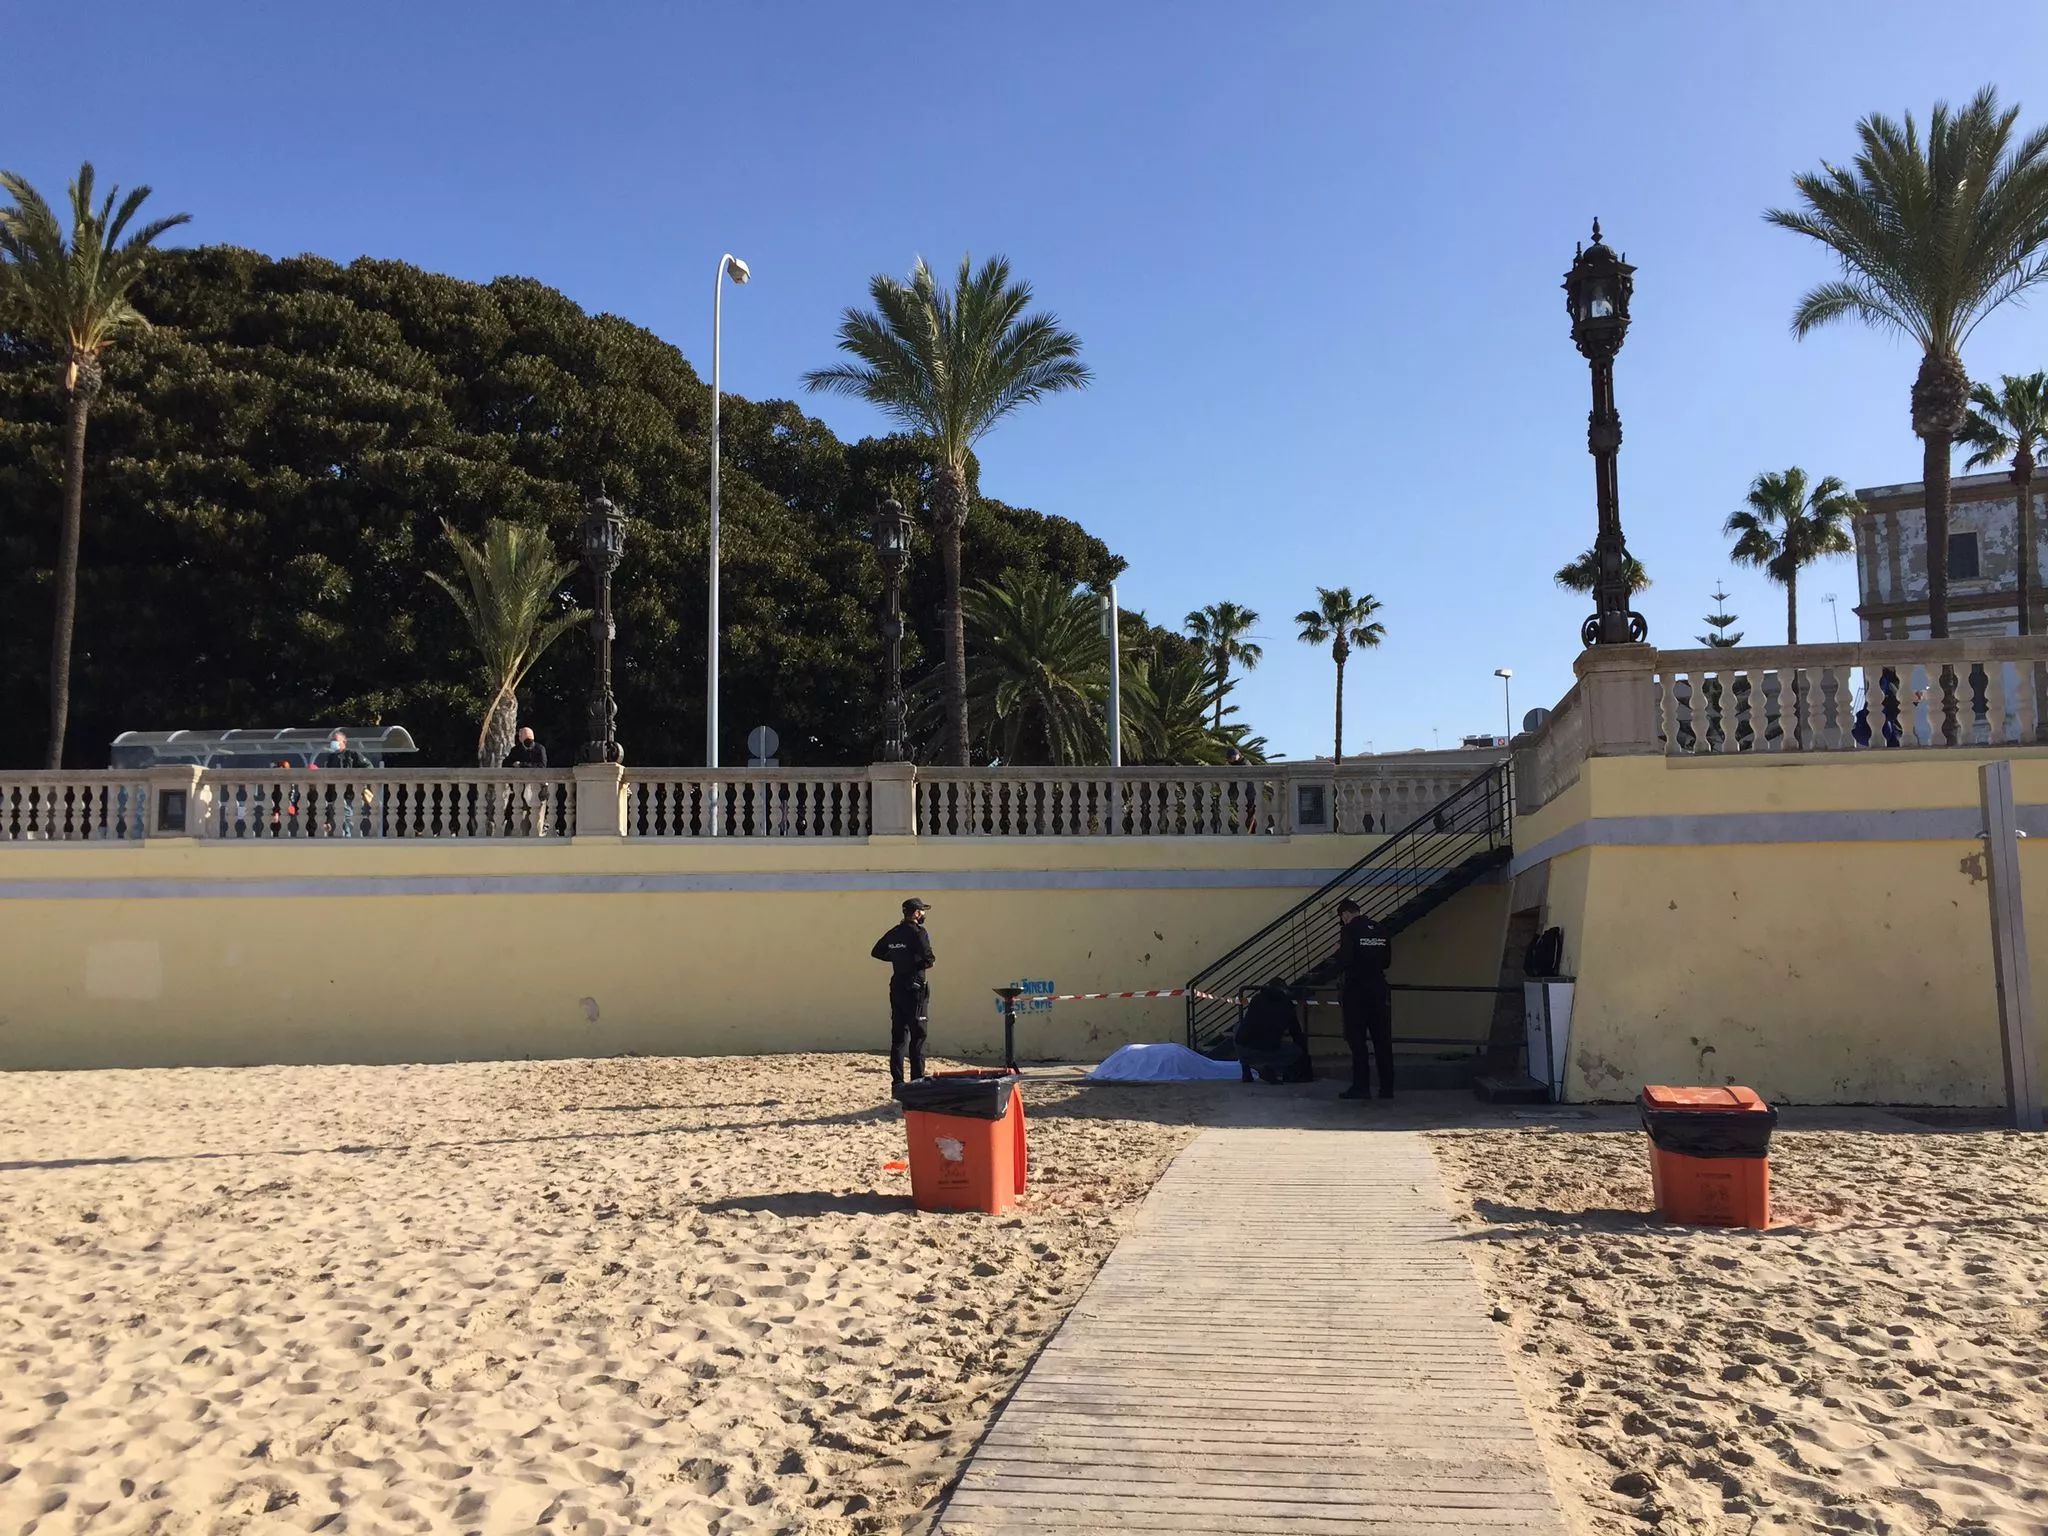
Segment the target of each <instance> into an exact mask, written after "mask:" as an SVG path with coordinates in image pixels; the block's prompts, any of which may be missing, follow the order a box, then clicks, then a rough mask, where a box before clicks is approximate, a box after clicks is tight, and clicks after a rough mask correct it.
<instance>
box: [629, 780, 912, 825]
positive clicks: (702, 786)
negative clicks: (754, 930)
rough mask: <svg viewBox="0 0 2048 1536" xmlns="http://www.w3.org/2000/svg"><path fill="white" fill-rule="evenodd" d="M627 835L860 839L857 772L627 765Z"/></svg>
mask: <svg viewBox="0 0 2048 1536" xmlns="http://www.w3.org/2000/svg"><path fill="white" fill-rule="evenodd" d="M625 792H626V809H625V835H626V836H627V837H866V836H867V835H868V833H869V831H870V830H871V823H870V820H869V815H868V809H869V805H870V802H871V800H872V798H873V797H872V795H871V793H870V791H869V789H868V774H867V770H866V769H865V768H808V769H798V768H721V769H687V768H628V769H627V770H626V775H625Z"/></svg>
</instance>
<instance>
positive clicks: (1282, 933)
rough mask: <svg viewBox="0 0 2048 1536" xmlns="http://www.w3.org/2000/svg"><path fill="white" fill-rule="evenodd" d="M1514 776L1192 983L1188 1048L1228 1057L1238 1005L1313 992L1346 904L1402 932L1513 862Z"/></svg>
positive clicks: (1466, 793)
mask: <svg viewBox="0 0 2048 1536" xmlns="http://www.w3.org/2000/svg"><path fill="white" fill-rule="evenodd" d="M1513 805H1514V782H1513V769H1512V767H1511V766H1510V764H1508V763H1506V762H1501V763H1496V764H1495V765H1494V766H1492V767H1490V768H1488V769H1487V770H1486V771H1485V772H1484V773H1482V774H1480V775H1479V776H1478V777H1477V778H1475V779H1473V780H1471V781H1470V782H1469V783H1467V784H1465V785H1463V786H1461V787H1460V788H1459V789H1457V790H1456V791H1454V792H1453V793H1451V794H1450V795H1448V796H1446V797H1445V798H1444V799H1442V800H1440V801H1439V802H1437V804H1435V805H1433V806H1431V807H1430V808H1429V809H1428V810H1426V811H1424V812H1423V813H1422V814H1421V815H1420V816H1418V817H1416V818H1415V819H1414V820H1413V821H1411V822H1409V823H1408V825H1407V826H1405V827H1402V828H1400V829H1399V830H1398V831H1396V832H1393V833H1391V834H1390V835H1389V836H1388V837H1387V839H1386V841H1385V842H1383V843H1381V844H1380V845H1379V846H1378V847H1377V848H1375V849H1373V851H1372V852H1371V853H1369V854H1367V855H1366V856H1365V857H1364V858H1362V859H1360V860H1359V861H1358V862H1357V863H1356V864H1353V865H1352V866H1351V867H1350V868H1349V869H1347V870H1345V871H1344V872H1343V873H1342V874H1340V875H1338V876H1337V877H1336V878H1334V879H1332V880H1330V881H1329V882H1327V883H1326V884H1325V885H1323V886H1322V887H1321V888H1320V889H1319V890H1317V891H1316V892H1314V894H1312V895H1310V896H1308V897H1306V898H1304V899H1303V900H1302V901H1300V902H1297V903H1296V904H1295V905H1294V907H1292V908H1291V909H1290V910H1289V911H1287V912H1286V913H1284V914H1282V915H1281V916H1280V917H1277V918H1275V919H1274V920H1273V921H1272V922H1270V923H1268V924H1267V925H1266V926H1265V927H1263V928H1261V929H1260V930H1259V931H1258V932H1257V933H1255V934H1253V935H1252V936H1251V937H1250V938H1248V939H1246V940H1245V941H1244V942H1243V943H1242V944H1239V945H1238V946H1237V947H1236V948H1235V949H1232V950H1231V951H1229V953H1227V954H1225V955H1223V956H1222V957H1220V958H1219V959H1217V960H1215V961H1212V962H1211V963H1210V964H1209V965H1207V966H1205V967H1204V968H1203V969H1202V970H1200V971H1199V972H1197V973H1196V974H1195V975H1194V977H1193V978H1191V979H1190V980H1189V982H1188V988H1189V991H1190V994H1193V993H1195V992H1201V993H1206V994H1209V995H1208V996H1206V997H1196V996H1193V995H1190V996H1189V998H1188V1004H1187V1007H1188V1045H1189V1046H1190V1047H1191V1048H1192V1049H1194V1050H1197V1051H1203V1052H1205V1053H1212V1054H1215V1053H1221V1052H1226V1051H1227V1050H1228V1049H1229V1047H1230V1045H1231V1041H1232V1037H1233V1034H1234V1032H1235V1030H1236V1028H1237V1020H1238V1014H1239V1010H1240V1008H1241V1006H1242V1005H1241V1003H1240V1002H1239V1001H1238V1000H1239V999H1240V998H1243V997H1245V996H1248V995H1249V994H1250V993H1252V992H1253V991H1256V990H1257V989H1258V988H1259V987H1261V986H1263V985H1264V984H1265V983H1266V982H1268V981H1271V980H1272V979H1273V978H1274V977H1276V976H1277V977H1279V978H1280V979H1281V980H1283V981H1285V982H1287V983H1288V984H1289V985H1290V986H1298V985H1304V984H1314V983H1315V982H1317V981H1319V980H1321V979H1322V978H1321V976H1320V975H1319V972H1321V971H1323V970H1326V969H1329V968H1330V962H1331V961H1332V959H1333V958H1334V955H1335V951H1336V947H1337V904H1338V903H1339V902H1340V901H1343V900H1344V899H1346V898H1347V897H1348V898H1349V899H1351V900H1353V901H1355V902H1357V903H1358V905H1359V907H1360V909H1361V910H1362V911H1363V912H1364V913H1365V914H1366V915H1367V916H1368V917H1371V918H1373V919H1374V920H1376V921H1377V922H1378V923H1379V924H1380V925H1381V926H1382V927H1384V928H1386V929H1387V931H1388V932H1390V933H1399V932H1400V931H1401V930H1402V929H1403V928H1406V927H1408V926H1409V925H1410V924H1412V923H1414V922H1415V921H1416V920H1417V919H1419V918H1420V917H1422V916H1423V914H1424V913H1426V912H1430V911H1433V910H1434V909H1435V908H1436V907H1438V906H1440V905H1441V904H1442V903H1443V902H1445V901H1446V900H1448V899H1449V898H1450V897H1451V896H1452V895H1453V894H1454V893H1455V892H1457V891H1459V890H1462V889H1463V888H1464V887H1465V886H1467V885H1470V884H1471V883H1472V882H1473V881H1474V880H1476V879H1478V878H1479V877H1480V876H1481V875H1483V874H1485V873H1486V872H1487V871H1488V870H1491V869H1494V868H1497V867H1498V866H1499V865H1500V864H1502V863H1504V862H1505V861H1506V859H1507V857H1508V854H1509V849H1510V843H1509V839H1510V836H1511V834H1512V830H1513V827H1512V817H1513V810H1512V807H1513Z"/></svg>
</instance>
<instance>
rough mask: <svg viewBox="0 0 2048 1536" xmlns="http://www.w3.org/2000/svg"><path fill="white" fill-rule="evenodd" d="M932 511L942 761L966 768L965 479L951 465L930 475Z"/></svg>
mask: <svg viewBox="0 0 2048 1536" xmlns="http://www.w3.org/2000/svg"><path fill="white" fill-rule="evenodd" d="M932 511H933V512H934V513H935V514H936V516H935V518H934V521H936V522H937V523H938V525H939V561H940V564H941V566H942V567H943V568H944V572H945V580H946V610H945V617H944V620H943V621H942V627H943V628H944V630H945V647H946V659H945V668H946V670H945V675H944V686H943V689H942V693H943V697H944V700H945V706H946V736H945V742H944V744H943V746H942V748H941V751H940V758H941V760H942V761H943V762H945V763H947V764H949V765H950V766H952V767H955V768H965V767H966V766H967V625H966V620H965V617H964V616H963V614H962V613H961V610H960V530H961V529H962V528H963V527H965V526H966V523H967V477H966V475H965V474H964V473H962V472H961V471H960V470H959V469H958V468H956V467H955V466H953V465H951V464H941V465H940V466H939V468H938V472H937V473H936V474H934V475H933V476H932Z"/></svg>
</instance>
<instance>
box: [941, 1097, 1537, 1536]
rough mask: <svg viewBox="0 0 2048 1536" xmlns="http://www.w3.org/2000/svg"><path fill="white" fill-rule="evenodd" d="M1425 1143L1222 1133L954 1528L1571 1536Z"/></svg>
mask: <svg viewBox="0 0 2048 1536" xmlns="http://www.w3.org/2000/svg"><path fill="white" fill-rule="evenodd" d="M1455 1237H1456V1229H1455V1228H1454V1227H1453V1226H1452V1224H1451V1221H1450V1217H1449V1215H1448V1213H1447V1212H1446V1210H1445V1207H1444V1202H1443V1194H1442V1186H1441V1185H1440V1184H1439V1182H1438V1179H1437V1173H1436V1166H1435V1164H1434V1162H1433V1161H1432V1160H1431V1158H1430V1154H1429V1149H1428V1147H1427V1145H1425V1143H1424V1142H1423V1139H1422V1137H1421V1136H1419V1135H1417V1134H1416V1133H1414V1132H1412V1131H1392V1130H1389V1131H1371V1130H1365V1129H1344V1130H1335V1129H1332V1130H1307V1129H1235V1128H1227V1129H1215V1130H1210V1131H1206V1132H1204V1133H1203V1134H1202V1135H1201V1136H1199V1137H1197V1138H1196V1140H1195V1141H1194V1142H1192V1143H1191V1144H1190V1145H1189V1146H1188V1148H1187V1150H1186V1151H1184V1152H1183V1153H1182V1154H1181V1155H1180V1157H1179V1158H1177V1159H1176V1160H1175V1161H1174V1163H1173V1165H1172V1166H1171V1167H1170V1168H1169V1169H1168V1170H1167V1172H1166V1176H1165V1177H1164V1178H1163V1179H1161V1180H1160V1182H1159V1185H1158V1187H1157V1188H1156V1189H1155V1190H1154V1191H1153V1192H1152V1195H1151V1197H1150V1198H1149V1199H1148V1201H1147V1202H1146V1205H1145V1208H1144V1210H1143V1211H1142V1213H1141V1214H1140V1217H1139V1220H1138V1223H1137V1225H1136V1227H1135V1228H1134V1230H1133V1231H1132V1232H1131V1233H1130V1234H1129V1235H1127V1236H1126V1237H1125V1238H1124V1239H1123V1241H1122V1242H1121V1243H1119V1244H1118V1245H1117V1248H1116V1251H1115V1252H1114V1253H1112V1254H1111V1255H1110V1258H1109V1262H1108V1263H1107V1264H1105V1265H1104V1266H1103V1269H1102V1272H1101V1273H1100V1274H1099V1275H1097V1276H1096V1278H1095V1283H1094V1284H1093V1285H1092V1286H1091V1287H1090V1288H1089V1290H1088V1292H1087V1294H1086V1295H1085V1296H1083V1297H1082V1299H1081V1302H1080V1304H1079V1305H1078V1306H1077V1307H1075V1309H1074V1311H1073V1312H1072V1314H1071V1315H1069V1317H1068V1318H1067V1321H1066V1323H1065V1324H1064V1325H1063V1326H1062V1327H1061V1329H1060V1331H1059V1333H1058V1334H1057V1335H1055V1336H1054V1338H1053V1341H1052V1342H1051V1343H1050V1344H1048V1345H1047V1346H1046V1348H1045V1350H1044V1352H1043V1353H1042V1354H1041V1355H1040V1356H1039V1358H1038V1360H1037V1361H1036V1362H1035V1363H1034V1364H1033V1365H1032V1367H1031V1370H1030V1372H1029V1373H1028V1374H1027V1375H1026V1377H1025V1379H1024V1381H1023V1383H1022V1384H1021V1385H1020V1386H1019V1387H1018V1389H1017V1392H1016V1394H1015V1396H1013V1397H1012V1398H1011V1399H1010V1401H1009V1403H1008V1404H1006V1405H1005V1406H1004V1408H1003V1410H1002V1412H1001V1415H1000V1416H999V1417H998V1418H997V1420H996V1422H995V1424H994V1426H993V1427H992V1428H991V1429H990V1431H989V1433H988V1436H987V1438H986V1439H985V1440H984V1441H983V1442H982V1444H981V1447H980V1448H979V1449H978V1450H977V1451H976V1452H975V1454H974V1456H973V1458H972V1460H970V1461H969V1463H968V1466H967V1469H966V1471H965V1472H964V1473H963V1474H962V1476H961V1480H960V1483H959V1486H958V1487H957V1488H956V1489H955V1490H954V1493H953V1496H952V1498H951V1500H950V1501H949V1502H948V1504H947V1507H946V1511H945V1513H944V1515H943V1516H942V1517H941V1520H940V1524H939V1530H940V1531H941V1532H943V1533H944V1536H990V1533H994V1532H1051V1531H1059V1532H1063V1533H1069V1536H1080V1533H1085V1532H1112V1531H1113V1532H1117V1533H1129V1532H1139V1531H1187V1532H1209V1531H1228V1532H1233V1533H1244V1536H1252V1533H1257V1532H1273V1533H1282V1532H1286V1533H1314V1536H1450V1533H1452V1532H1477V1533H1481V1536H1526V1533H1537V1532H1541V1533H1545V1536H1562V1532H1563V1529H1564V1527H1563V1523H1562V1521H1561V1519H1560V1518H1559V1515H1558V1511H1557V1505H1556V1502H1555V1499H1554V1496H1553V1495H1552V1493H1551V1490H1550V1484H1549V1481H1548V1479H1547V1477H1546V1476H1545V1473H1544V1470H1543V1462H1542V1456H1541V1452H1540V1450H1539V1449H1538V1446H1537V1444H1536V1439H1535V1435H1534V1433H1533V1432H1532V1430H1531V1429H1530V1426H1529V1421H1528V1417H1527V1414H1526V1413H1525V1411H1524V1410H1523V1407H1522V1403H1521V1400H1520V1399H1519V1398H1518V1397H1517V1396H1516V1395H1515V1388H1514V1384H1513V1382H1512V1381H1511V1380H1510V1378H1509V1375H1508V1364H1507V1360H1506V1357H1505V1356H1504V1354H1503V1353H1502V1347H1501V1344H1500V1340H1499V1337H1498V1331H1499V1330H1498V1328H1497V1326H1496V1325H1495V1324H1494V1323H1492V1322H1491V1321H1490V1320H1489V1318H1488V1312H1489V1308H1488V1306H1487V1304H1486V1302H1485V1301H1484V1299H1483V1298H1482V1295H1481V1293H1480V1290H1479V1285H1478V1281H1477V1279H1476V1278H1475V1277H1474V1275H1473V1272H1472V1267H1471V1261H1470V1259H1468V1258H1467V1257H1466V1254H1465V1251H1464V1248H1463V1245H1462V1244H1460V1243H1458V1242H1456V1241H1455V1240H1454V1239H1455Z"/></svg>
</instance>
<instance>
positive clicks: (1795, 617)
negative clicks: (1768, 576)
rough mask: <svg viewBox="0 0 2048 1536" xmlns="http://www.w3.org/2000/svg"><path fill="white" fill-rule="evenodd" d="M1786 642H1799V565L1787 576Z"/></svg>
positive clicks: (1795, 643)
mask: <svg viewBox="0 0 2048 1536" xmlns="http://www.w3.org/2000/svg"><path fill="white" fill-rule="evenodd" d="M1785 643H1786V644H1787V645H1797V644H1798V643H1799V567H1797V566H1796V565H1795V566H1794V567H1793V568H1792V570H1791V573H1790V574H1789V575H1787V576H1786V578H1785Z"/></svg>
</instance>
